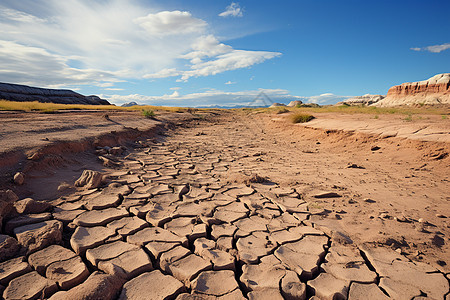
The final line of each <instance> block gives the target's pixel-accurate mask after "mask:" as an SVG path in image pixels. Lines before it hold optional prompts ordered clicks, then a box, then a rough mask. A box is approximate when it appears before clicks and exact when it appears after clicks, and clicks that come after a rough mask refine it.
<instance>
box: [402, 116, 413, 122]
mask: <svg viewBox="0 0 450 300" xmlns="http://www.w3.org/2000/svg"><path fill="white" fill-rule="evenodd" d="M404 120H405V121H408V122H411V121H412V114H409V115H408V116H407V117H406V118H405V119H404Z"/></svg>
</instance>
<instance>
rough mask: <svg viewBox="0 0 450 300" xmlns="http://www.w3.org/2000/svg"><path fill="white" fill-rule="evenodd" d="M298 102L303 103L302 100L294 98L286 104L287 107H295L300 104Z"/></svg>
mask: <svg viewBox="0 0 450 300" xmlns="http://www.w3.org/2000/svg"><path fill="white" fill-rule="evenodd" d="M300 104H303V102H302V101H300V100H295V101H291V102H289V104H288V105H287V106H288V107H296V106H297V105H300Z"/></svg>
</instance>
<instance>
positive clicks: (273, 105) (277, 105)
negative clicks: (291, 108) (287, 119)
mask: <svg viewBox="0 0 450 300" xmlns="http://www.w3.org/2000/svg"><path fill="white" fill-rule="evenodd" d="M280 106H286V104H283V103H278V102H275V103H273V104H272V105H271V106H269V107H280Z"/></svg>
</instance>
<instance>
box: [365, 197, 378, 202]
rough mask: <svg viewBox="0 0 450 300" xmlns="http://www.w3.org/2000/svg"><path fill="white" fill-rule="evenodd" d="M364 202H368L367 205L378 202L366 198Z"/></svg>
mask: <svg viewBox="0 0 450 300" xmlns="http://www.w3.org/2000/svg"><path fill="white" fill-rule="evenodd" d="M363 201H364V202H367V203H375V202H377V201H375V200H372V199H369V198H364V200H363Z"/></svg>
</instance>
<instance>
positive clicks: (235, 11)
mask: <svg viewBox="0 0 450 300" xmlns="http://www.w3.org/2000/svg"><path fill="white" fill-rule="evenodd" d="M219 16H220V17H224V18H226V17H242V16H243V10H242V8H241V7H240V5H239V3H235V2H231V4H230V5H229V6H227V8H226V10H225V11H224V12H221V13H220V14H219Z"/></svg>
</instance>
